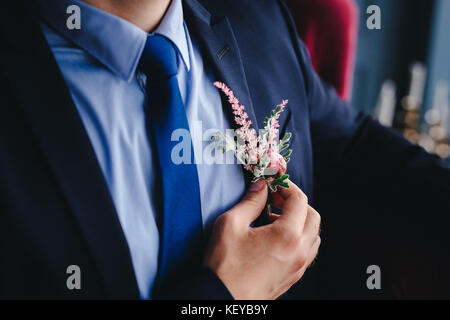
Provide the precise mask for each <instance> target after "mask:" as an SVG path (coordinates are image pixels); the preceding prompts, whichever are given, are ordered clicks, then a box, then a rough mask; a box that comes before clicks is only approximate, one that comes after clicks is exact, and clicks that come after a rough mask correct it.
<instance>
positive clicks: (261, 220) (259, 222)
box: [253, 188, 272, 227]
mask: <svg viewBox="0 0 450 320" xmlns="http://www.w3.org/2000/svg"><path fill="white" fill-rule="evenodd" d="M271 194H272V192H271V191H270V189H269V188H267V201H266V205H265V206H264V210H263V211H262V212H261V214H260V215H259V217H258V218H257V219H256V220H255V222H253V225H254V227H262V226H265V225H267V224H269V223H270V216H271V215H272V209H271V207H270V202H271V198H272V197H271Z"/></svg>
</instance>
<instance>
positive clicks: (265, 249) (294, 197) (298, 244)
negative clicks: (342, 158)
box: [205, 181, 320, 299]
mask: <svg viewBox="0 0 450 320" xmlns="http://www.w3.org/2000/svg"><path fill="white" fill-rule="evenodd" d="M289 185H290V188H289V189H281V190H279V191H278V192H277V193H276V194H273V202H272V204H273V205H274V206H275V207H278V208H280V209H282V215H280V216H278V215H272V218H273V219H272V220H273V223H272V224H269V225H266V226H263V227H259V228H251V227H250V224H251V223H252V222H253V221H254V220H255V219H256V218H257V217H258V215H259V214H260V213H261V211H262V210H263V208H264V205H265V202H266V200H267V186H266V183H265V182H264V181H258V182H256V183H255V184H253V185H252V186H251V187H250V191H249V192H248V193H247V195H246V196H245V197H244V199H243V200H242V201H241V202H240V203H238V204H237V205H236V206H235V207H233V208H232V209H231V210H229V211H227V212H226V213H224V214H223V215H221V216H219V217H218V218H217V220H216V222H215V224H214V229H213V233H212V236H211V241H210V244H209V247H208V250H207V252H206V255H205V264H206V265H207V266H208V267H210V268H211V269H212V270H213V271H214V272H215V273H216V274H217V275H218V277H219V278H220V279H221V280H222V282H223V283H224V284H225V286H226V287H227V288H228V290H229V291H230V293H231V295H232V296H233V297H234V298H235V299H276V298H278V297H279V296H281V295H282V294H283V293H285V292H286V291H287V290H288V289H289V288H290V287H291V286H292V285H293V284H294V283H296V282H297V281H298V280H299V279H300V278H301V277H302V276H303V274H304V272H305V270H306V269H307V268H308V266H309V265H310V264H311V263H312V262H313V261H314V258H315V257H316V255H317V252H318V249H319V246H320V237H319V229H320V215H319V214H318V213H317V211H315V210H314V209H313V208H311V207H310V206H309V205H308V199H307V197H306V195H305V194H304V193H303V192H302V191H301V190H300V189H299V188H298V187H297V186H296V185H295V184H293V183H292V182H290V181H289Z"/></svg>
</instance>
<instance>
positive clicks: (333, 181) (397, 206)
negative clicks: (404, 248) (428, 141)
mask: <svg viewBox="0 0 450 320" xmlns="http://www.w3.org/2000/svg"><path fill="white" fill-rule="evenodd" d="M283 8H284V9H283V10H285V12H286V16H287V17H288V19H286V20H287V23H288V27H289V28H290V30H291V36H292V41H293V42H294V45H295V47H296V48H295V49H296V51H297V55H298V58H299V63H300V65H301V68H302V72H303V77H304V79H305V86H306V92H307V95H308V97H307V99H308V104H309V114H310V127H311V137H312V146H313V158H314V177H315V182H316V183H318V185H319V186H323V185H327V186H330V188H331V189H333V190H335V192H336V194H339V192H340V191H341V190H349V189H348V188H345V187H344V186H351V190H352V192H355V193H354V194H348V193H347V194H339V196H342V197H344V198H346V199H347V201H352V198H351V196H353V197H356V196H358V197H359V196H360V197H364V198H365V200H366V201H367V203H370V204H371V207H372V209H377V210H378V211H379V212H381V213H383V212H386V210H385V209H386V208H387V207H389V209H391V210H390V212H392V211H394V212H395V213H396V214H399V215H404V217H405V218H411V219H412V220H414V219H416V220H415V221H416V222H418V223H420V224H423V223H424V225H423V227H425V225H426V226H427V227H430V228H432V229H430V230H433V231H434V232H433V234H434V235H437V236H441V238H442V239H443V240H445V242H446V243H450V241H449V240H448V237H446V236H445V235H446V230H445V229H446V228H447V226H448V225H449V223H450V219H449V213H450V170H449V168H448V166H447V165H446V164H445V163H444V162H443V161H441V160H440V159H439V158H438V157H437V156H435V155H431V154H429V153H427V152H426V151H425V150H424V149H423V148H421V147H419V146H417V145H415V144H412V143H411V142H409V141H408V140H406V139H405V138H404V137H403V136H402V135H401V134H399V133H398V132H396V131H395V130H393V129H391V128H387V127H384V126H382V125H381V124H380V123H379V122H378V121H375V120H374V119H372V118H371V117H370V116H369V115H367V114H365V113H363V112H361V111H358V110H356V109H355V108H353V107H352V106H351V105H350V104H349V103H347V102H344V101H342V100H341V99H340V98H339V97H338V95H337V94H336V92H335V90H334V89H333V88H332V87H331V86H328V85H327V84H325V83H324V82H323V81H322V80H321V79H320V77H319V76H318V75H317V74H316V73H315V71H314V70H313V68H312V65H311V62H310V58H309V55H308V52H307V49H306V47H305V46H304V44H303V43H302V42H301V40H300V39H299V38H298V36H296V32H295V26H294V24H293V22H292V19H290V16H289V13H288V12H287V9H286V7H285V6H283ZM413 218H414V219H413ZM424 218H425V219H424ZM412 220H410V221H412ZM441 228H442V229H441Z"/></svg>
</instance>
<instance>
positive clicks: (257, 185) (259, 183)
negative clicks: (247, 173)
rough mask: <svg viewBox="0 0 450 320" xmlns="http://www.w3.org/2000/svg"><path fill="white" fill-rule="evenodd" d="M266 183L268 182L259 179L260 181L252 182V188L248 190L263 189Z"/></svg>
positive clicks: (256, 190)
mask: <svg viewBox="0 0 450 320" xmlns="http://www.w3.org/2000/svg"><path fill="white" fill-rule="evenodd" d="M265 184H266V183H265V182H264V181H262V180H258V181H256V182H254V183H252V184H251V185H250V188H249V189H248V191H250V192H258V191H261V190H262V188H264V185H265Z"/></svg>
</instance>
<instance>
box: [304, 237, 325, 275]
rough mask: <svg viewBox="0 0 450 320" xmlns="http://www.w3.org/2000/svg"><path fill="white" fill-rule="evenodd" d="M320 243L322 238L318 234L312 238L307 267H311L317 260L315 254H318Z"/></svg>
mask: <svg viewBox="0 0 450 320" xmlns="http://www.w3.org/2000/svg"><path fill="white" fill-rule="evenodd" d="M321 243H322V239H321V238H320V236H317V237H316V239H315V240H314V243H313V245H312V247H311V250H310V251H309V256H308V263H307V268H309V267H312V265H313V264H314V262H315V261H316V260H317V255H318V254H319V247H320V244H321Z"/></svg>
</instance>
